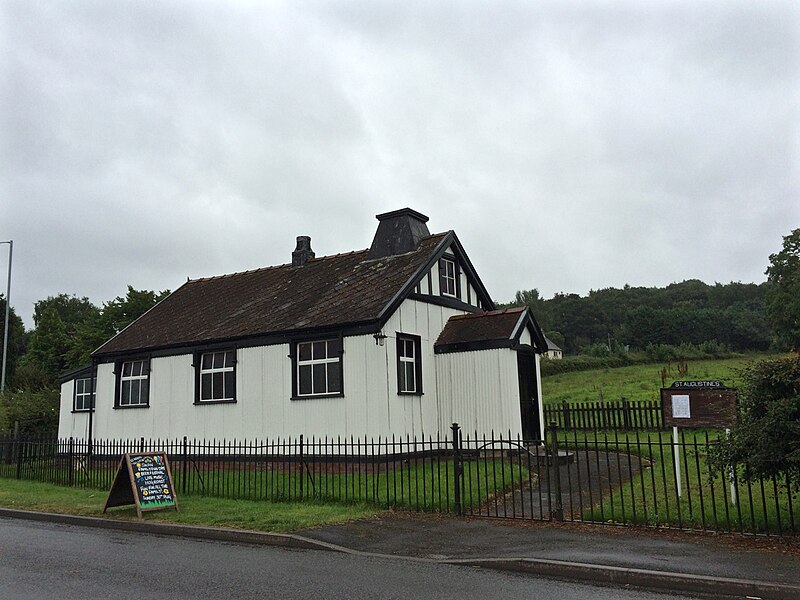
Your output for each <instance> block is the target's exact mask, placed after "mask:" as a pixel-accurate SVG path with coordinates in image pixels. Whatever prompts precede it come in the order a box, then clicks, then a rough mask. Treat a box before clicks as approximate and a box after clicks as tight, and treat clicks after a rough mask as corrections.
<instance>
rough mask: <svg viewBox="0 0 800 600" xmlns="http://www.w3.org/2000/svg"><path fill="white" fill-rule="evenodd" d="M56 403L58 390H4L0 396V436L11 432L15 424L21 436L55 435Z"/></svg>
mask: <svg viewBox="0 0 800 600" xmlns="http://www.w3.org/2000/svg"><path fill="white" fill-rule="evenodd" d="M58 403H59V393H58V390H52V389H50V390H41V391H38V392H29V391H8V390H6V391H5V392H3V394H2V395H0V435H2V434H9V433H11V432H13V430H14V423H15V422H18V423H19V433H20V434H21V435H37V436H38V435H55V434H56V432H57V431H58Z"/></svg>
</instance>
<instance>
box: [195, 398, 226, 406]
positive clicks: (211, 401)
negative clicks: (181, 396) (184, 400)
mask: <svg viewBox="0 0 800 600" xmlns="http://www.w3.org/2000/svg"><path fill="white" fill-rule="evenodd" d="M193 404H194V405H195V406H202V405H204V404H236V398H234V399H233V400H197V401H196V402H193Z"/></svg>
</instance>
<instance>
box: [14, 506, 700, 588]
mask: <svg viewBox="0 0 800 600" xmlns="http://www.w3.org/2000/svg"><path fill="white" fill-rule="evenodd" d="M673 597H674V598H685V596H670V595H665V594H655V593H649V592H644V591H640V590H621V589H613V588H608V587H595V586H591V585H586V584H582V583H569V582H561V581H551V580H546V579H539V578H535V577H531V576H529V575H516V574H512V573H503V572H497V571H491V570H485V569H476V568H471V567H458V566H451V565H441V564H434V563H429V562H418V561H409V560H403V559H387V558H376V557H369V556H357V555H356V556H354V555H348V554H340V553H334V552H325V551H317V550H290V549H284V548H275V547H266V546H252V545H246V544H233V543H224V542H212V541H202V540H194V539H183V538H175V537H162V536H156V535H149V534H138V533H129V532H121V531H113V530H105V529H93V528H85V527H76V526H69V525H56V524H49V523H36V522H30V521H22V520H15V519H3V518H0V598H3V599H4V600H17V599H25V600H30V599H35V600H39V599H42V600H47V599H50V598H52V599H54V600H55V599H58V600H71V599H80V600H87V599H92V598H103V599H116V598H119V599H125V600H131V599H139V598H159V599H184V598H185V599H187V600H188V599H192V600H203V599H206V598H208V599H212V598H213V599H214V600H219V599H220V598H226V599H248V598H259V599H263V598H280V599H281V600H291V599H294V598H297V599H300V598H319V599H321V600H322V599H334V600H335V599H339V598H341V599H348V600H349V599H357V598H380V599H384V598H385V599H389V598H409V599H416V598H453V599H458V600H464V599H466V598H503V599H504V600H512V599H515V598H520V599H523V598H524V599H526V600H528V599H530V598H559V599H560V600H569V599H573V598H574V599H576V600H577V599H581V600H583V599H585V598H592V599H593V600H594V599H596V600H606V599H608V600H611V599H617V600H627V599H634V598H635V599H637V600H643V599H645V600H646V599H651V600H665V599H667V598H673Z"/></svg>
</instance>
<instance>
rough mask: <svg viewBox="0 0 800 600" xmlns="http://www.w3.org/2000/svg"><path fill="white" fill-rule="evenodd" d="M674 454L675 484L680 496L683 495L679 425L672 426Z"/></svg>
mask: <svg viewBox="0 0 800 600" xmlns="http://www.w3.org/2000/svg"><path fill="white" fill-rule="evenodd" d="M672 456H673V458H674V462H675V485H676V486H677V490H678V498H680V497H681V452H680V450H679V449H678V426H677V425H673V427H672Z"/></svg>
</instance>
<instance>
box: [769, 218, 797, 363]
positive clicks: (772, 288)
mask: <svg viewBox="0 0 800 600" xmlns="http://www.w3.org/2000/svg"><path fill="white" fill-rule="evenodd" d="M769 262H770V265H769V267H768V268H767V282H768V283H769V288H768V290H767V317H768V318H769V320H770V322H771V323H772V327H773V329H774V332H775V336H776V338H777V340H778V341H779V342H781V343H783V344H785V345H786V346H788V347H789V348H792V349H793V350H795V351H798V352H800V229H795V230H794V231H792V232H791V233H790V234H789V235H787V236H785V237H784V238H783V249H782V250H781V251H780V252H778V253H777V254H771V255H770V257H769Z"/></svg>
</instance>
